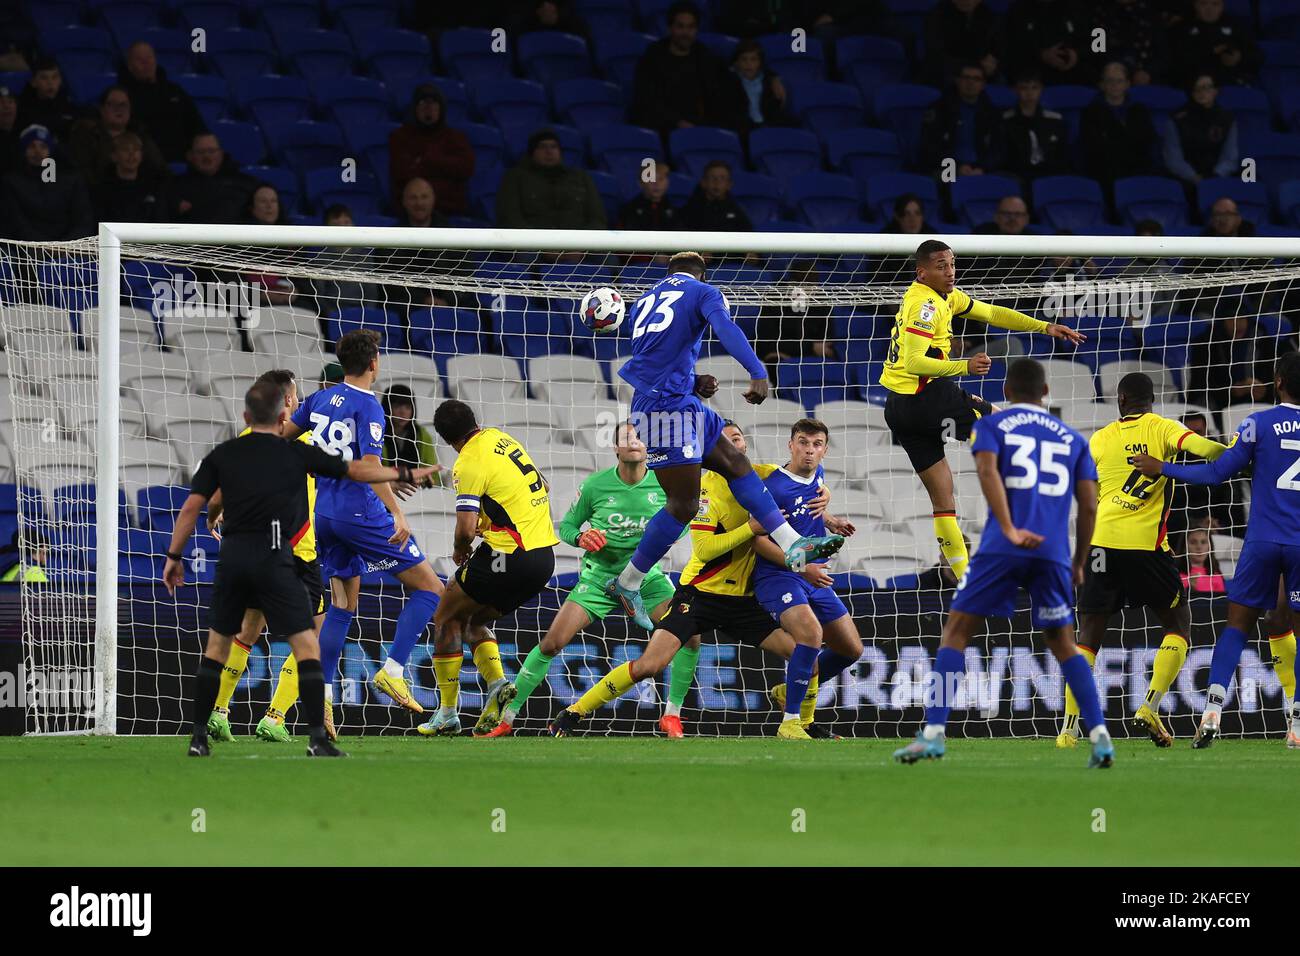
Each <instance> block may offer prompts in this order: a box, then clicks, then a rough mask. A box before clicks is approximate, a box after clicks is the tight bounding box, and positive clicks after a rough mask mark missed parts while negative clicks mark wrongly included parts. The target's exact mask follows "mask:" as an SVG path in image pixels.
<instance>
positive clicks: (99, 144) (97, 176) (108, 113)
mask: <svg viewBox="0 0 1300 956" xmlns="http://www.w3.org/2000/svg"><path fill="white" fill-rule="evenodd" d="M128 130H129V131H130V132H132V133H134V134H135V136H136V139H138V140H139V142H140V150H141V153H142V155H143V157H144V158H143V167H142V168H143V169H144V171H145V172H146V173H148V174H152V175H162V174H164V173H166V172H167V161H166V160H165V159H163V155H162V152H161V151H160V150H159V149H158V145H157V144H156V143H155V142H154V141H153V140H152V139H150V137H149V134H148V133H146V132H144V131H143V130H142V129H140V128H139V127H138V125H137V124H135V123H133V122H132V121H131V98H130V97H129V96H128V95H127V92H126V90H124V89H122V87H120V86H110V87H109V88H108V89H107V90H105V91H104V93H103V95H102V96H100V98H99V112H98V113H97V114H96V115H95V116H83V117H82V118H81V119H79V120H77V122H76V123H74V124H73V127H72V143H71V146H72V155H73V158H74V159H75V160H76V162H77V168H78V169H79V170H80V171H81V175H82V176H84V177H86V182H88V183H89V184H90V185H91V187H92V188H93V187H94V186H95V185H96V184H97V183H99V182H100V180H102V179H103V178H104V177H105V176H107V175H108V174H109V172H110V171H111V169H112V165H113V143H114V142H115V141H116V140H117V138H118V137H119V136H121V135H122V134H123V133H125V132H127V131H128Z"/></svg>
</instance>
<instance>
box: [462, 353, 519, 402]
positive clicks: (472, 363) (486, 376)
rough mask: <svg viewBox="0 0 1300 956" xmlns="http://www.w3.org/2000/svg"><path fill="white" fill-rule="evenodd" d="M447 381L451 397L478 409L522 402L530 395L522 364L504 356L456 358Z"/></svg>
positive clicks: (463, 356) (465, 356)
mask: <svg viewBox="0 0 1300 956" xmlns="http://www.w3.org/2000/svg"><path fill="white" fill-rule="evenodd" d="M445 381H446V383H447V390H448V392H449V393H450V394H451V395H453V396H455V397H456V398H459V399H460V400H461V401H463V402H468V403H470V404H471V405H472V406H473V407H474V408H476V409H480V408H494V407H497V406H501V405H505V404H506V403H507V402H514V401H519V400H522V399H523V398H524V397H525V396H526V394H527V392H526V387H525V385H524V376H523V374H522V372H521V370H520V367H519V363H518V362H516V361H515V360H514V359H512V358H507V357H506V356H503V355H452V356H450V357H448V358H447V362H446V378H445Z"/></svg>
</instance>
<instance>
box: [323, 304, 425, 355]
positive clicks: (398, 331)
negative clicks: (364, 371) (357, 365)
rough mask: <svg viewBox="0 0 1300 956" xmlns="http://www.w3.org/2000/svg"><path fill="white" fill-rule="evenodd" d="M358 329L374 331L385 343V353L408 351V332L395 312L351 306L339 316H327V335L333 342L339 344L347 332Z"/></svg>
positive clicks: (370, 307)
mask: <svg viewBox="0 0 1300 956" xmlns="http://www.w3.org/2000/svg"><path fill="white" fill-rule="evenodd" d="M357 329H373V330H374V331H376V332H378V333H379V335H380V336H381V338H382V339H383V341H382V342H381V346H382V347H383V349H384V351H385V352H401V351H404V350H405V349H406V330H405V329H404V328H403V327H402V321H401V319H399V318H398V317H397V315H396V314H395V313H393V312H389V311H388V310H387V309H381V308H379V307H377V306H372V305H350V306H348V307H347V308H343V309H339V310H338V312H337V314H335V315H330V316H326V318H325V334H326V337H327V338H328V339H329V340H330V341H331V342H337V341H338V340H339V338H340V337H341V336H342V335H343V334H344V333H346V332H355V331H356V330H357Z"/></svg>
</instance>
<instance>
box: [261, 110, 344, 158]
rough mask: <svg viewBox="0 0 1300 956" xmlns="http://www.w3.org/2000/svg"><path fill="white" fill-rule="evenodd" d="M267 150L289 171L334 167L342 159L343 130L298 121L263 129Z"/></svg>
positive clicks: (330, 125)
mask: <svg viewBox="0 0 1300 956" xmlns="http://www.w3.org/2000/svg"><path fill="white" fill-rule="evenodd" d="M265 132H266V134H267V139H268V141H269V142H270V145H271V151H272V153H274V154H275V155H276V156H277V157H278V158H279V160H280V162H281V163H283V164H284V165H286V166H288V167H290V168H292V169H310V168H313V167H316V166H334V167H335V168H338V164H339V162H340V161H341V160H342V159H343V158H344V155H345V153H346V150H345V148H344V146H343V131H342V130H340V129H339V128H338V127H337V126H335V125H334V124H333V123H317V122H311V121H307V122H298V123H289V124H286V125H285V126H279V127H276V126H270V127H266V128H265Z"/></svg>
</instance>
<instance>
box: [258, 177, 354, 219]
mask: <svg viewBox="0 0 1300 956" xmlns="http://www.w3.org/2000/svg"><path fill="white" fill-rule="evenodd" d="M243 171H244V173H246V174H247V175H249V176H252V177H253V178H254V179H256V180H259V181H261V182H264V183H270V184H271V185H272V186H274V187H275V191H276V192H277V193H278V194H279V196H280V208H281V209H283V210H284V212H285V214H286V215H288V214H289V213H296V212H298V200H299V197H300V192H301V190H300V189H299V188H298V174H297V173H295V172H294V171H293V170H291V169H281V168H280V167H279V166H245V167H244V170H243ZM335 175H337V172H336V173H335Z"/></svg>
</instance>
